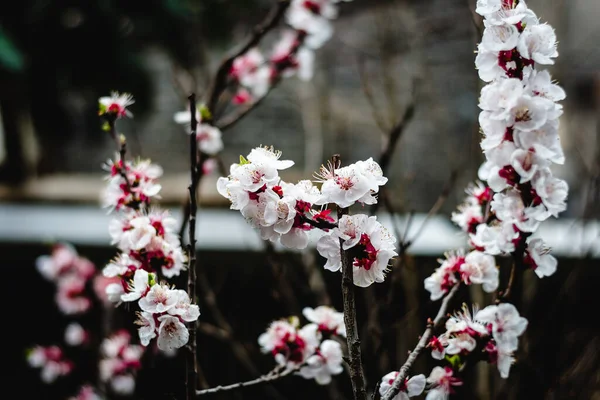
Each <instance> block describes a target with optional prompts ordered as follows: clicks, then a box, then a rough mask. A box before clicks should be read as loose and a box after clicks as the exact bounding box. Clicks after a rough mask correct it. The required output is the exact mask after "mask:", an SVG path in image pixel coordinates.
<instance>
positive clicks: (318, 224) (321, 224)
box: [300, 215, 337, 231]
mask: <svg viewBox="0 0 600 400" xmlns="http://www.w3.org/2000/svg"><path fill="white" fill-rule="evenodd" d="M300 219H301V220H302V222H306V223H307V224H309V225H310V226H313V227H315V228H318V229H322V230H324V231H327V230H329V229H333V228H337V224H336V223H335V222H329V221H325V220H322V219H321V220H318V221H315V220H314V219H312V218H308V217H307V216H306V215H300Z"/></svg>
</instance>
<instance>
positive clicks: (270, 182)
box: [217, 147, 397, 287]
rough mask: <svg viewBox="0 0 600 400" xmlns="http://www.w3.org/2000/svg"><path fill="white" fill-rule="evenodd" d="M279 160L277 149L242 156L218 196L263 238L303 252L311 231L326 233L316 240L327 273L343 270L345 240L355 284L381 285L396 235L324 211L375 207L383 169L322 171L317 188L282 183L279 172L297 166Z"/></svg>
mask: <svg viewBox="0 0 600 400" xmlns="http://www.w3.org/2000/svg"><path fill="white" fill-rule="evenodd" d="M280 157H281V152H279V151H275V150H274V149H273V148H269V147H257V148H255V149H253V150H252V151H251V152H250V153H249V154H248V156H247V157H240V163H238V164H233V165H231V168H230V175H229V176H228V177H221V178H219V180H218V181H217V190H218V192H219V193H220V194H221V195H222V196H224V197H226V198H227V199H228V200H229V201H230V202H231V206H230V208H231V209H233V210H239V211H240V212H241V213H242V215H243V216H244V218H245V219H246V221H247V222H248V223H250V224H251V225H252V226H253V227H254V228H256V229H258V230H259V231H260V235H261V237H262V238H263V239H265V240H270V241H273V242H277V241H279V242H280V243H281V244H283V245H284V246H286V247H288V248H293V249H304V248H306V247H307V246H308V243H309V232H310V231H312V230H314V229H316V228H319V229H321V230H322V231H323V232H325V234H323V235H322V236H321V237H320V238H319V239H318V242H317V250H318V251H319V254H321V256H323V257H325V258H326V259H327V262H326V264H325V268H326V269H328V270H331V271H341V268H342V256H341V249H340V240H342V241H343V249H344V250H345V251H349V252H350V253H351V256H352V264H353V275H354V283H355V284H356V285H357V286H361V287H366V286H369V285H371V284H372V283H374V282H383V281H384V279H385V272H386V271H387V267H388V264H389V262H390V260H391V258H392V257H394V256H396V255H397V253H396V251H395V244H396V239H395V238H394V236H392V235H391V234H390V233H389V231H388V230H387V229H386V228H385V227H384V226H383V225H381V223H379V222H378V221H377V217H375V216H373V217H369V216H367V215H364V214H356V215H352V216H350V215H344V216H342V217H341V218H340V219H339V221H337V223H336V220H335V219H334V218H333V217H332V216H331V215H330V214H331V210H330V209H328V208H326V207H327V205H329V204H335V205H336V206H337V207H340V208H348V207H350V206H352V205H353V204H355V203H357V202H358V203H361V204H375V203H376V202H377V197H376V194H377V193H378V191H379V187H380V186H382V185H384V184H385V183H386V182H387V178H386V177H384V176H383V172H382V170H381V167H380V166H379V164H377V162H375V161H373V159H372V158H369V159H368V160H366V161H358V162H356V163H354V164H350V165H348V166H345V167H340V168H334V167H333V166H332V165H329V167H328V168H326V167H322V168H321V171H320V173H319V174H318V175H317V177H318V179H319V180H318V182H320V183H321V187H320V188H319V187H317V186H315V185H314V184H313V182H311V181H309V180H301V181H299V182H298V183H296V184H293V183H288V182H285V181H283V180H282V179H281V178H280V177H279V170H284V169H287V168H289V167H291V166H292V165H293V164H294V162H293V161H290V160H280ZM314 206H320V208H317V209H315V208H313V207H314Z"/></svg>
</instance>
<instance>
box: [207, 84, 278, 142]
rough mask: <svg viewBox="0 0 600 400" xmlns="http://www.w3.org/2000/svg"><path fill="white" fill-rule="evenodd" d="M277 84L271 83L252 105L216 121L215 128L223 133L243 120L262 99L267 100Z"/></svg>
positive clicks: (239, 108)
mask: <svg viewBox="0 0 600 400" xmlns="http://www.w3.org/2000/svg"><path fill="white" fill-rule="evenodd" d="M277 83H279V79H277V80H275V81H274V82H273V83H272V85H271V86H270V87H269V90H268V91H267V93H266V94H265V95H264V96H262V97H260V98H259V99H258V100H256V101H253V102H252V103H250V104H248V105H246V106H245V107H238V109H237V110H236V111H235V112H233V113H231V114H230V115H228V116H227V117H225V118H222V119H220V120H219V121H217V123H216V124H215V125H216V127H217V128H219V129H220V130H221V131H224V130H226V129H229V128H231V127H232V126H234V125H235V124H237V123H238V122H239V121H240V120H241V119H242V118H244V117H245V116H246V115H248V114H249V113H250V112H251V111H252V110H254V109H255V108H256V107H258V106H259V105H260V103H262V102H263V100H264V99H266V98H267V96H268V95H269V93H271V91H272V90H273V89H274V88H275V86H277Z"/></svg>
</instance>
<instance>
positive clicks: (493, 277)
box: [459, 250, 499, 293]
mask: <svg viewBox="0 0 600 400" xmlns="http://www.w3.org/2000/svg"><path fill="white" fill-rule="evenodd" d="M459 273H460V276H461V279H462V280H463V282H465V283H466V284H467V285H468V284H471V283H476V284H480V285H482V287H483V290H484V291H486V292H488V293H492V292H494V291H495V290H496V289H497V288H498V283H499V282H498V275H499V272H498V268H497V267H496V262H495V260H494V257H493V256H491V255H489V254H485V253H482V252H480V251H477V250H475V251H472V252H470V253H469V254H467V256H466V257H465V262H464V263H463V264H461V266H460V269H459Z"/></svg>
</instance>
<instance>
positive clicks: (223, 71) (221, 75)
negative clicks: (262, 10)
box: [194, 0, 290, 115]
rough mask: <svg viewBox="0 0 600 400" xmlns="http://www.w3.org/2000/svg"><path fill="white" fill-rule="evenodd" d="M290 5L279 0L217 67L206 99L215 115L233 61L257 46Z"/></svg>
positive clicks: (284, 0)
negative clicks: (245, 39)
mask: <svg viewBox="0 0 600 400" xmlns="http://www.w3.org/2000/svg"><path fill="white" fill-rule="evenodd" d="M289 6H290V0H278V1H277V3H276V4H275V5H274V6H273V8H272V9H271V12H270V13H269V14H268V15H267V17H266V19H265V20H264V21H263V22H262V23H260V24H259V25H257V26H256V27H255V28H254V31H253V33H252V36H250V37H249V38H248V40H247V41H246V43H244V44H243V45H242V46H241V47H240V48H239V49H238V50H236V51H234V52H233V53H232V54H231V55H229V56H228V57H227V58H225V59H224V60H223V61H222V62H221V65H220V66H219V68H218V69H217V73H216V75H215V78H214V79H213V81H212V85H211V87H210V89H209V91H208V95H207V101H206V106H207V107H208V109H209V111H210V112H211V113H213V115H214V112H215V106H216V105H217V102H218V100H219V97H220V96H221V94H222V93H223V91H224V90H225V88H226V87H227V78H228V76H229V71H230V70H231V66H232V65H233V61H234V60H235V59H236V58H238V57H239V56H241V55H242V54H244V53H246V52H247V51H248V50H250V49H251V48H252V47H254V46H256V45H257V44H258V43H259V42H260V41H261V40H262V38H263V37H264V36H265V35H266V34H267V33H268V32H269V31H270V30H271V29H273V28H274V27H275V26H277V24H278V23H279V21H280V20H281V18H283V16H284V15H285V11H286V10H287V8H288V7H289ZM194 107H195V105H194Z"/></svg>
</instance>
